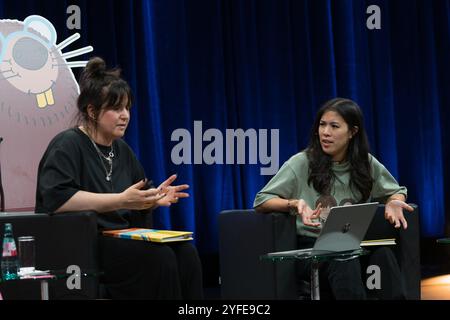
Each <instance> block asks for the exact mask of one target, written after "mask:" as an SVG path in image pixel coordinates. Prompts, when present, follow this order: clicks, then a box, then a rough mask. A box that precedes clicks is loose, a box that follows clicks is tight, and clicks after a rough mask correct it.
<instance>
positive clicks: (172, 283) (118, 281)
mask: <svg viewBox="0 0 450 320" xmlns="http://www.w3.org/2000/svg"><path fill="white" fill-rule="evenodd" d="M99 247H100V267H101V270H102V271H103V272H104V276H103V278H102V282H103V283H104V285H105V287H106V291H107V293H108V295H109V296H110V297H111V298H112V299H152V300H154V299H158V300H160V299H164V300H166V299H170V300H172V299H174V300H178V299H189V300H190V299H203V285H202V268H201V262H200V258H199V256H198V253H197V250H196V249H195V247H194V246H193V245H192V244H191V243H188V242H173V243H170V244H157V243H152V242H147V241H136V240H128V239H119V238H111V237H103V236H99Z"/></svg>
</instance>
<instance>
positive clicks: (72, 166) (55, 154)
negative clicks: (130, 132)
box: [35, 128, 145, 229]
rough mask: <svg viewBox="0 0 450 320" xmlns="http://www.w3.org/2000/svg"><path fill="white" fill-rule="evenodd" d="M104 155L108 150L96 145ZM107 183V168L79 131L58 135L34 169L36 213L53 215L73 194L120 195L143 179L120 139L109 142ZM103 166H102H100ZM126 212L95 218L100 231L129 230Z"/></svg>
mask: <svg viewBox="0 0 450 320" xmlns="http://www.w3.org/2000/svg"><path fill="white" fill-rule="evenodd" d="M97 146H98V147H99V149H100V150H101V151H102V152H103V154H104V155H107V154H108V153H109V152H110V150H111V147H107V146H102V145H98V144H97ZM113 149H114V157H113V162H112V163H113V164H112V166H113V167H112V176H111V181H107V180H106V175H107V171H108V172H109V167H110V166H109V164H108V163H107V162H106V161H105V160H103V159H102V157H101V156H100V155H99V154H98V152H97V150H96V149H95V147H94V145H93V144H92V141H91V140H90V139H89V137H88V136H87V135H86V134H84V133H83V132H82V131H81V130H80V129H79V128H72V129H68V130H65V131H63V132H61V133H59V134H58V135H57V136H56V137H55V138H53V140H52V141H51V142H50V144H49V146H48V147H47V150H46V151H45V153H44V155H43V157H42V159H41V162H40V163H39V169H38V181H37V190H36V209H35V211H36V212H44V213H47V212H54V211H55V210H56V209H58V208H59V207H61V206H62V205H63V204H64V203H65V202H66V201H67V200H69V199H70V198H71V197H72V196H73V195H74V194H75V193H76V192H77V191H80V190H83V191H87V192H94V193H120V192H122V191H124V190H125V189H127V188H128V187H130V186H131V185H133V184H135V183H137V182H138V181H139V180H142V179H144V178H145V172H144V169H143V168H142V166H141V164H140V163H139V161H138V160H137V159H136V156H135V155H134V153H133V151H132V150H131V148H130V147H129V146H128V145H127V144H126V142H125V141H123V140H122V139H117V140H115V141H114V142H113ZM102 162H103V163H102ZM130 214H131V212H130V211H128V210H118V211H115V212H108V213H102V214H98V225H99V228H100V229H120V228H127V227H129V226H130V222H129V216H130Z"/></svg>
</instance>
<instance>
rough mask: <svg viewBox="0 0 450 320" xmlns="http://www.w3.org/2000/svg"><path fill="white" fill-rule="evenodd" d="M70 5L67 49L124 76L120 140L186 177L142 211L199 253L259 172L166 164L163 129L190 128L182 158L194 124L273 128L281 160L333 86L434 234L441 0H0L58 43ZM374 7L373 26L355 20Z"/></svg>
mask: <svg viewBox="0 0 450 320" xmlns="http://www.w3.org/2000/svg"><path fill="white" fill-rule="evenodd" d="M69 4H77V5H79V6H80V8H81V13H82V29H81V30H78V32H80V33H81V35H82V39H81V40H79V42H80V43H79V44H77V45H76V46H77V47H81V46H84V45H92V46H93V47H94V48H95V51H94V53H93V54H95V55H99V56H101V57H103V58H105V60H106V61H107V63H108V64H109V65H111V66H114V65H118V66H120V67H121V68H122V69H123V74H124V77H125V78H126V79H127V80H128V81H129V82H130V84H131V86H132V87H133V91H134V93H135V96H136V103H135V104H134V106H133V108H132V121H131V124H130V127H129V129H128V131H127V135H126V140H127V141H128V143H129V144H130V145H131V146H132V148H133V149H134V151H135V152H136V154H137V155H138V157H139V159H140V160H141V161H142V163H143V165H144V167H145V170H146V172H147V175H148V177H149V178H151V179H153V180H154V181H155V183H159V182H161V181H163V180H164V179H165V178H166V177H168V176H169V175H170V174H173V173H177V174H178V176H179V178H178V182H180V183H188V184H189V185H190V194H191V197H190V198H189V199H185V200H183V201H180V203H179V204H177V205H174V206H173V207H172V208H171V209H170V210H168V209H165V208H164V209H158V210H157V211H156V212H155V222H156V226H157V227H160V228H171V229H181V230H184V229H187V230H193V231H194V232H195V240H196V244H197V246H198V247H199V249H200V251H201V252H203V253H214V252H217V248H218V238H217V233H218V231H217V216H218V213H219V212H220V211H221V210H225V209H232V208H251V207H252V202H253V199H254V196H255V194H256V193H257V192H258V190H260V189H261V188H262V187H263V186H264V184H265V183H266V182H267V181H268V179H269V178H270V176H262V175H261V174H260V167H261V165H258V164H254V165H250V164H246V165H244V164H241V165H238V164H223V165H220V164H216V165H206V164H204V163H203V164H191V165H187V164H186V165H175V164H173V163H172V161H171V151H172V148H173V147H174V146H175V145H176V144H177V143H178V142H174V141H171V134H172V132H173V131H174V130H176V129H178V128H185V129H187V130H189V132H190V133H191V137H192V142H191V152H192V161H194V139H195V137H194V121H201V122H202V127H203V132H205V131H206V130H207V129H210V128H216V129H218V130H220V132H221V133H222V134H223V137H224V138H225V132H226V129H237V128H242V129H243V130H247V129H251V128H253V129H255V130H259V129H268V130H269V132H270V129H279V130H280V131H279V134H280V143H279V147H280V150H279V151H280V152H279V159H280V166H281V165H282V163H283V162H284V161H286V160H287V159H288V158H289V157H290V156H291V155H293V154H295V153H296V152H298V151H300V150H302V149H304V148H305V147H306V144H307V141H308V138H309V134H310V126H311V124H312V121H313V118H314V115H315V112H316V111H317V109H318V108H319V107H320V105H321V104H322V103H323V102H325V101H326V100H328V99H330V98H333V97H336V96H340V97H348V98H351V99H354V100H355V101H357V102H358V103H359V104H360V106H361V107H362V109H363V111H364V114H365V124H366V127H367V131H368V135H369V140H370V143H371V147H372V153H373V154H374V155H375V156H376V157H377V158H378V159H379V160H380V161H381V162H382V163H383V164H384V165H385V166H386V167H387V168H388V169H389V170H390V172H391V173H392V174H393V175H394V176H395V177H396V178H397V179H398V181H399V182H400V184H402V185H406V186H407V187H408V190H409V197H408V201H410V202H414V203H417V204H418V205H419V206H420V212H421V228H422V235H423V236H427V237H433V236H442V235H443V234H445V233H446V225H445V223H446V213H445V212H446V211H445V210H446V205H445V199H446V198H449V195H450V193H449V182H450V175H449V169H448V166H447V167H446V166H444V161H445V159H449V147H448V146H449V141H448V140H449V134H448V132H449V131H448V130H449V129H448V128H449V127H450V123H449V118H450V116H449V114H450V112H449V111H450V68H449V67H450V18H449V17H450V1H448V0H435V1H425V0H423V1H422V0H396V1H387V0H386V1H383V0H371V1H364V0H361V1H357V0H355V1H350V0H336V1H327V0H311V1H302V0H291V1H290V0H271V1H268V0H222V1H220V0H205V1H199V0H193V1H181V0H164V1H120V0H117V1H111V0H96V1H70V3H69V2H68V1H61V2H60V1H57V2H54V1H50V0H48V1H44V0H41V1H37V0H35V1H33V0H27V1H4V2H2V3H1V4H0V14H1V17H2V19H6V18H10V19H13V18H17V19H22V20H23V19H24V18H25V17H26V16H28V15H30V14H39V15H42V16H44V17H46V18H47V19H49V20H50V21H52V23H53V24H54V25H55V28H56V30H57V31H58V35H59V40H60V41H62V39H64V38H66V37H68V36H69V35H70V34H72V33H74V32H75V31H74V30H68V29H67V28H66V19H67V17H68V15H67V14H66V11H65V10H66V8H67V6H68V5H69ZM373 4H375V5H378V6H379V7H380V9H381V30H369V29H368V28H367V27H366V20H367V18H368V17H369V14H367V13H366V9H367V7H368V6H369V5H373ZM72 46H74V45H72ZM77 72H78V71H77ZM446 128H447V129H446ZM269 136H270V135H269ZM208 144H209V142H204V143H203V147H205V146H207V145H208ZM223 153H224V155H225V150H223ZM247 153H248V152H247ZM247 161H248V158H247Z"/></svg>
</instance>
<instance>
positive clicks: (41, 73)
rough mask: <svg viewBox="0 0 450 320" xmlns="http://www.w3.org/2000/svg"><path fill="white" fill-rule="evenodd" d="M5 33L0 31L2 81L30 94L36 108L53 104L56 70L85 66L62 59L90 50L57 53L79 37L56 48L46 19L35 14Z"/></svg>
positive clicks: (53, 33)
mask: <svg viewBox="0 0 450 320" xmlns="http://www.w3.org/2000/svg"><path fill="white" fill-rule="evenodd" d="M3 23H8V21H6V22H3ZM10 23H13V22H10ZM2 29H3V28H2ZM6 33H7V32H4V31H3V30H2V32H1V33H0V44H1V52H0V63H1V64H0V70H1V74H2V76H3V80H6V81H8V82H9V83H10V84H11V85H12V86H14V87H15V88H16V89H18V90H20V91H21V92H23V93H26V94H32V95H34V96H35V97H36V103H37V106H38V107H39V108H45V107H46V106H51V105H54V104H55V99H54V96H53V86H54V84H55V82H56V79H57V77H58V72H59V67H61V66H68V67H82V66H85V65H86V62H85V61H80V62H71V63H67V62H66V61H65V59H67V58H71V57H74V56H77V55H81V54H84V53H87V52H90V51H92V50H93V48H92V47H90V46H89V47H85V48H82V49H79V50H75V51H73V52H69V53H66V54H62V52H61V50H62V49H63V48H64V47H66V46H67V45H69V44H70V43H72V42H73V41H75V40H76V39H78V38H79V34H76V35H74V36H72V37H70V38H68V39H67V40H66V41H63V42H62V43H61V44H59V45H58V46H56V38H57V35H56V31H55V28H54V27H53V25H52V24H51V23H50V22H49V21H48V20H47V19H45V18H43V17H41V16H36V15H33V16H29V17H27V18H26V19H25V20H24V21H23V27H22V28H20V29H19V30H17V31H13V32H10V33H9V34H6Z"/></svg>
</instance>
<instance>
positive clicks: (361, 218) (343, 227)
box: [267, 202, 378, 257]
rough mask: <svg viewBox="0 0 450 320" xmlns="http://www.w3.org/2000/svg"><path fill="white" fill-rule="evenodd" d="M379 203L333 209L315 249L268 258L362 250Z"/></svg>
mask: <svg viewBox="0 0 450 320" xmlns="http://www.w3.org/2000/svg"><path fill="white" fill-rule="evenodd" d="M377 206H378V202H371V203H363V204H355V205H349V206H340V207H333V208H331V209H330V213H329V215H328V218H327V221H326V222H325V224H324V226H323V228H322V231H321V232H320V234H319V237H318V238H317V240H316V242H315V243H314V247H312V248H306V249H299V250H290V251H280V252H271V253H268V254H267V255H268V256H273V257H276V256H285V255H292V256H296V255H316V254H326V253H332V252H343V251H352V250H357V249H360V245H361V241H362V240H363V239H364V236H365V235H366V232H367V229H368V228H369V225H370V223H371V221H372V219H373V217H374V215H375V212H376V210H377Z"/></svg>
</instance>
